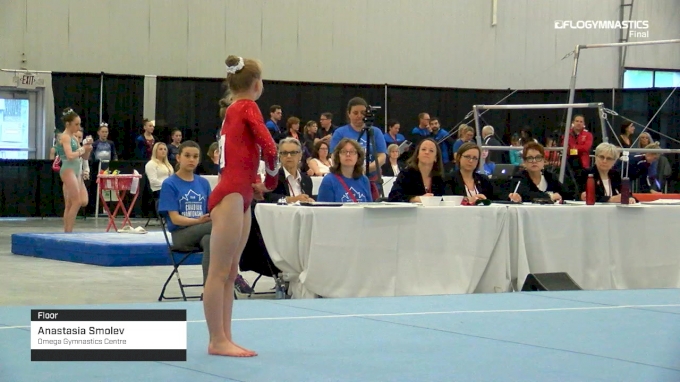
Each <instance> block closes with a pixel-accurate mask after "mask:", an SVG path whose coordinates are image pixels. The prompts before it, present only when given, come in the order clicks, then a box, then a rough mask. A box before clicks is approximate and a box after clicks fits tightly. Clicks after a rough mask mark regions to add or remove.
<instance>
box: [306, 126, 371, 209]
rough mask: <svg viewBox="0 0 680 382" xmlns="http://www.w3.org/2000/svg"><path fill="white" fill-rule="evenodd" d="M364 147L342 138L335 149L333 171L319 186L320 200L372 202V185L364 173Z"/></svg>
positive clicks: (318, 197) (352, 140)
mask: <svg viewBox="0 0 680 382" xmlns="http://www.w3.org/2000/svg"><path fill="white" fill-rule="evenodd" d="M364 155H365V154H364V149H363V148H362V147H361V146H360V145H359V143H358V142H357V141H356V140H354V139H350V138H342V139H341V140H340V142H338V144H337V145H336V146H335V150H333V158H332V163H333V165H332V166H331V172H330V173H329V174H328V175H326V176H324V177H323V180H322V181H321V185H320V186H319V195H318V196H317V198H316V200H317V201H319V202H331V203H362V202H372V201H373V196H372V194H371V185H370V183H369V181H368V177H366V175H364V169H365V168H364V160H365V159H364V158H365V156H364Z"/></svg>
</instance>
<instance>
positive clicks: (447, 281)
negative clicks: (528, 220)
mask: <svg viewBox="0 0 680 382" xmlns="http://www.w3.org/2000/svg"><path fill="white" fill-rule="evenodd" d="M255 215H256V218H257V220H258V223H259V225H260V229H261V230H262V235H263V237H264V241H265V244H266V246H267V250H268V251H269V254H270V256H271V258H272V260H273V261H274V263H275V264H276V266H277V267H279V269H281V271H283V272H284V273H286V274H287V277H288V278H289V279H290V280H291V290H292V292H293V296H294V297H295V298H309V297H315V296H317V295H319V296H324V297H366V296H405V295H432V294H458V293H473V292H500V291H507V290H509V289H510V263H509V259H510V242H509V235H508V209H507V207H506V206H488V207H435V208H428V207H406V208H369V207H360V206H351V207H350V206H344V207H297V206H277V205H271V204H258V206H257V207H256V209H255Z"/></svg>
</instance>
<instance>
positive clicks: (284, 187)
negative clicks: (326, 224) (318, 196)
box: [264, 137, 314, 203]
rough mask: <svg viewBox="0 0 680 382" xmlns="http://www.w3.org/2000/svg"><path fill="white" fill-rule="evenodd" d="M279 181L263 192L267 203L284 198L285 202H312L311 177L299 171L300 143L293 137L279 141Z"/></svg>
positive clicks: (300, 158)
mask: <svg viewBox="0 0 680 382" xmlns="http://www.w3.org/2000/svg"><path fill="white" fill-rule="evenodd" d="M279 159H280V161H281V169H280V170H279V182H278V184H277V186H276V188H275V189H274V190H272V192H267V193H265V194H264V199H265V201H266V202H269V203H277V202H278V201H279V200H280V199H282V198H285V199H286V203H295V202H313V201H314V199H312V197H311V195H312V178H310V177H309V175H307V174H305V173H304V172H302V171H300V170H299V169H300V161H301V160H302V144H301V143H300V141H299V140H297V139H295V138H290V137H288V138H284V139H282V140H281V141H280V142H279Z"/></svg>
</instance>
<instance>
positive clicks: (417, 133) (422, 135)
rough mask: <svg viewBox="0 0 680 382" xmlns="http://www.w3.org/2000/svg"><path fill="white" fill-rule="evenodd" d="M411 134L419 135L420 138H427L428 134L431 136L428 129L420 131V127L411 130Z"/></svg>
mask: <svg viewBox="0 0 680 382" xmlns="http://www.w3.org/2000/svg"><path fill="white" fill-rule="evenodd" d="M411 134H413V135H420V136H421V137H429V136H430V134H432V133H431V132H430V129H428V128H427V127H426V128H424V129H421V128H420V126H416V127H414V128H413V130H411Z"/></svg>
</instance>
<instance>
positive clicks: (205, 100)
mask: <svg viewBox="0 0 680 382" xmlns="http://www.w3.org/2000/svg"><path fill="white" fill-rule="evenodd" d="M222 82H223V81H222V80H219V79H200V78H171V77H158V79H157V82H156V131H155V132H154V135H156V137H158V139H160V140H162V141H163V142H170V132H171V131H172V129H174V128H178V129H180V130H181V131H182V140H193V141H196V142H197V143H198V144H199V145H200V146H201V149H202V152H203V153H207V151H208V146H210V144H211V143H213V142H215V136H216V134H217V132H218V131H219V128H220V126H221V125H222V122H221V121H220V115H219V110H220V106H219V100H220V99H221V98H222V97H223V96H224V89H223V86H222Z"/></svg>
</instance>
